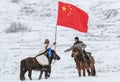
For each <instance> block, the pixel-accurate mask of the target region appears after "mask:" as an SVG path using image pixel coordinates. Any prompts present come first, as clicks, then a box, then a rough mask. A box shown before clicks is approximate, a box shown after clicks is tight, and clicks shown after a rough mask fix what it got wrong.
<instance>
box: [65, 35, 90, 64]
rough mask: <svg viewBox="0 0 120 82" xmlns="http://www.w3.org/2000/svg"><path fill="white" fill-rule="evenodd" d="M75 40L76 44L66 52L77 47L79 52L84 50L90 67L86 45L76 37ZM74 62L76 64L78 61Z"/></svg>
mask: <svg viewBox="0 0 120 82" xmlns="http://www.w3.org/2000/svg"><path fill="white" fill-rule="evenodd" d="M74 40H75V43H74V44H73V45H72V46H71V47H70V48H69V49H67V50H65V51H64V52H67V51H71V50H73V48H75V47H77V48H78V49H79V50H81V49H82V52H83V54H84V56H85V58H86V60H87V63H88V65H90V59H89V57H88V55H87V53H86V51H85V48H86V44H85V43H83V42H82V41H80V40H79V38H78V37H75V38H74ZM74 60H75V62H76V59H74Z"/></svg>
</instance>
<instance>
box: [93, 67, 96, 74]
mask: <svg viewBox="0 0 120 82" xmlns="http://www.w3.org/2000/svg"><path fill="white" fill-rule="evenodd" d="M93 76H96V69H95V66H94V67H93Z"/></svg>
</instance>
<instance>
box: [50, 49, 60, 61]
mask: <svg viewBox="0 0 120 82" xmlns="http://www.w3.org/2000/svg"><path fill="white" fill-rule="evenodd" d="M52 57H53V59H55V60H56V59H57V60H60V56H59V55H57V53H56V51H55V50H52Z"/></svg>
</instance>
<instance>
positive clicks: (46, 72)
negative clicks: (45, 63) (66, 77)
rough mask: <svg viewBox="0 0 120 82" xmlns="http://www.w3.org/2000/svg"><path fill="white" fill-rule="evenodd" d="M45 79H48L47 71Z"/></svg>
mask: <svg viewBox="0 0 120 82" xmlns="http://www.w3.org/2000/svg"><path fill="white" fill-rule="evenodd" d="M45 79H48V71H45Z"/></svg>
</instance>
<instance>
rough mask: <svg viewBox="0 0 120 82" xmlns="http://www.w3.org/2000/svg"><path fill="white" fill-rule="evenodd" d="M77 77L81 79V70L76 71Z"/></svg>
mask: <svg viewBox="0 0 120 82" xmlns="http://www.w3.org/2000/svg"><path fill="white" fill-rule="evenodd" d="M78 75H79V77H81V69H78Z"/></svg>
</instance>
